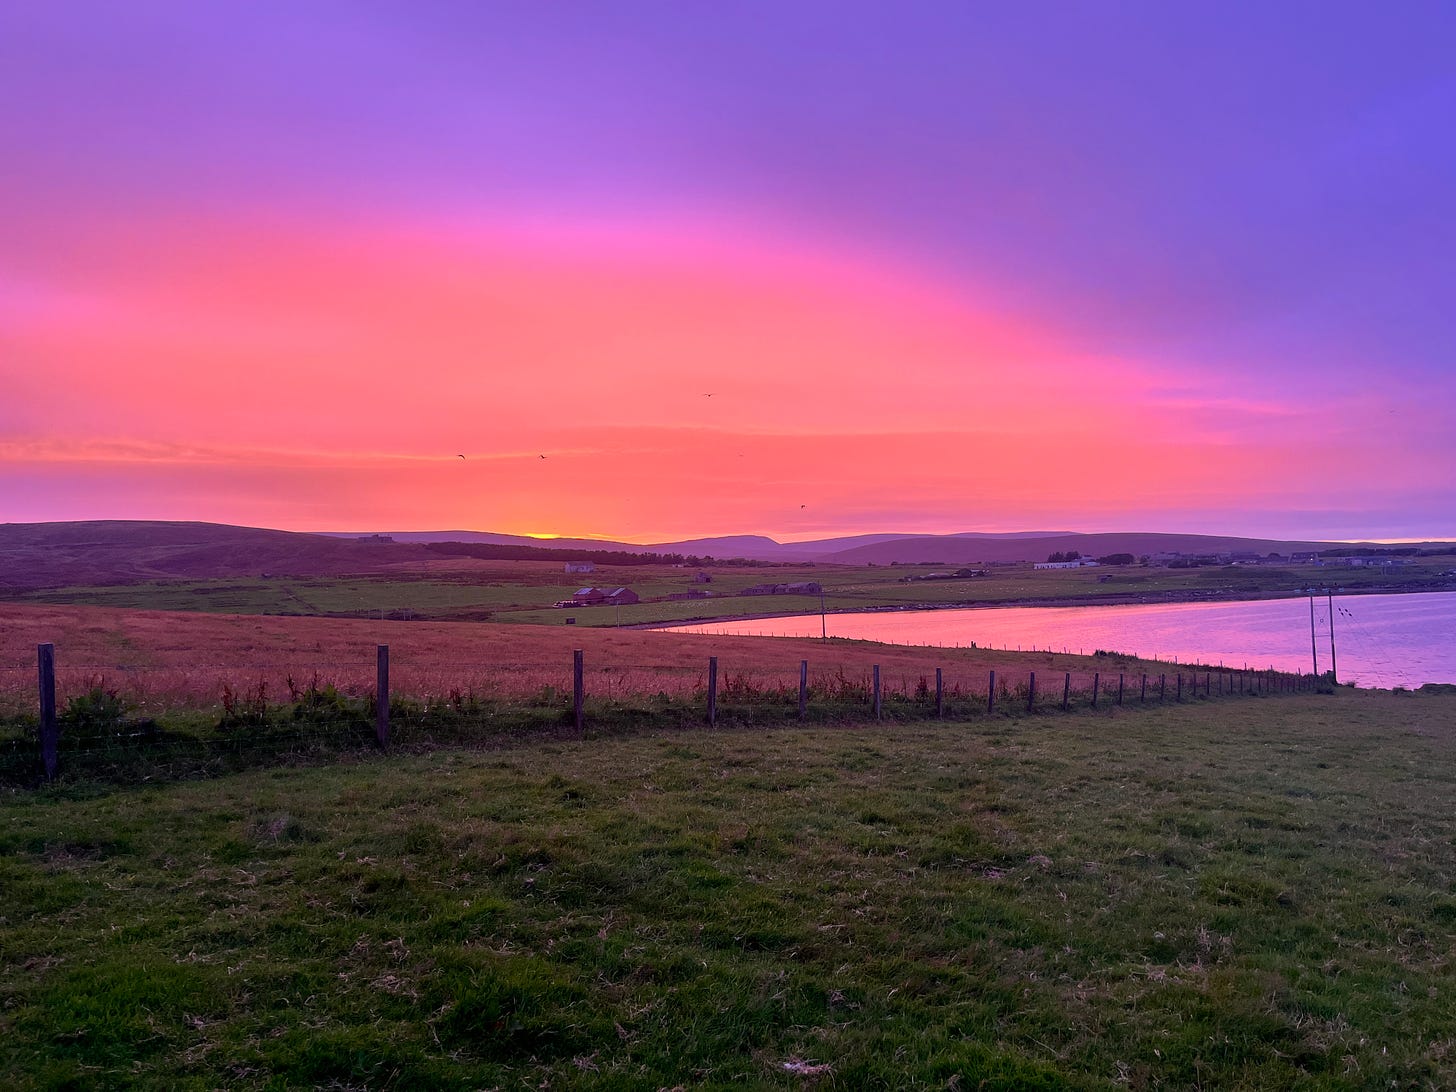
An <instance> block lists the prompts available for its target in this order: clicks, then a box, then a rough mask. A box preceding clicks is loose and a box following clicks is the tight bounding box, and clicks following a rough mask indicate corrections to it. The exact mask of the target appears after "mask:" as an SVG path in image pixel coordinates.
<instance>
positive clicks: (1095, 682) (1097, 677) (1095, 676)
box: [1092, 671, 1102, 709]
mask: <svg viewBox="0 0 1456 1092" xmlns="http://www.w3.org/2000/svg"><path fill="white" fill-rule="evenodd" d="M1101 686H1102V672H1100V671H1094V672H1092V708H1093V709H1096V708H1097V690H1098V688H1099V687H1101Z"/></svg>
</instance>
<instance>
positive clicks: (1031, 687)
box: [1026, 671, 1036, 713]
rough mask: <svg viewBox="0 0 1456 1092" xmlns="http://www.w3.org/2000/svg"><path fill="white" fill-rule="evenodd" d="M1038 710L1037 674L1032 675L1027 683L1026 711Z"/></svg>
mask: <svg viewBox="0 0 1456 1092" xmlns="http://www.w3.org/2000/svg"><path fill="white" fill-rule="evenodd" d="M1035 709H1036V672H1035V671H1033V672H1032V673H1031V678H1029V679H1028V680H1027V681H1026V711H1027V712H1028V713H1031V712H1034V711H1035Z"/></svg>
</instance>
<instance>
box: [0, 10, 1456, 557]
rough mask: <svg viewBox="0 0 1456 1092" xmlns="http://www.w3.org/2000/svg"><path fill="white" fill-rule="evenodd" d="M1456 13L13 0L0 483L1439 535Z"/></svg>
mask: <svg viewBox="0 0 1456 1092" xmlns="http://www.w3.org/2000/svg"><path fill="white" fill-rule="evenodd" d="M1453 47H1456V6H1452V5H1450V4H1444V3H1435V4H1422V3H1419V2H1414V0H1409V2H1402V3H1400V4H1394V5H1373V4H1369V3H1360V4H1345V3H1318V4H1316V3H1303V2H1294V0H1281V2H1280V3H1275V4H1228V3H1225V2H1220V3H1216V4H1215V3H1210V4H1201V3H1195V2H1183V3H1178V4H1166V3H1161V2H1157V3H1142V2H1131V3H1119V4H1116V5H1113V4H1106V3H1100V2H1097V3H1073V2H1045V0H1040V2H1038V0H1034V2H1031V3H1027V4H1014V5H1009V4H992V3H989V2H974V0H957V2H954V3H929V2H919V3H916V2H909V3H889V2H886V0H881V2H876V3H863V2H857V0H834V2H826V3H820V2H810V0H791V2H784V0H772V2H752V0H742V2H734V3H730V4H698V3H674V2H661V3H639V2H630V0H614V2H613V3H610V4H601V3H566V2H555V3H553V2H541V0H533V2H529V3H512V2H507V0H502V2H492V3H489V4H480V3H476V2H473V0H471V2H458V3H457V2H445V0H435V2H420V0H408V2H406V0H399V2H392V0H391V2H386V0H349V2H347V3H344V2H333V0H309V2H305V3H298V2H294V0H288V2H274V0H250V2H248V3H231V2H227V0H220V2H212V3H207V4H196V3H192V2H190V0H189V2H156V0H135V2H132V3H127V4H114V3H109V2H107V3H83V2H66V0H57V2H45V3H42V2H39V0H0V149H3V153H0V522H31V521H46V520H81V519H193V520H209V521H215V522H224V523H238V524H248V525H254V526H268V527H280V528H287V529H293V530H360V531H364V530H369V531H373V530H406V529H443V528H470V529H478V530H492V531H502V532H510V533H517V534H542V535H546V534H559V535H577V536H599V537H609V538H621V539H628V540H631V541H637V542H652V541H663V540H669V539H677V538H686V537H692V536H699V535H717V534H730V533H760V534H769V535H772V536H774V537H776V538H779V539H781V540H789V539H805V538H814V537H825V536H831V535H841V534H854V533H861V532H881V531H912V532H925V533H940V532H957V531H1014V530H1027V529H1045V530H1070V531H1110V530H1146V531H1181V532H1206V533H1214V534H1246V535H1254V536H1268V537H1287V538H1330V539H1367V538H1368V539H1389V540H1395V539H1423V538H1456V126H1453V125H1452V124H1451V119H1452V118H1453V117H1456V65H1453V64H1452V62H1451V57H1452V51H1453ZM462 456H463V457H462Z"/></svg>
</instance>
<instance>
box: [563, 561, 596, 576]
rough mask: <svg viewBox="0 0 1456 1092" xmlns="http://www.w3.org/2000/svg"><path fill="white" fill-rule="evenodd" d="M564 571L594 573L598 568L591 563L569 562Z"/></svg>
mask: <svg viewBox="0 0 1456 1092" xmlns="http://www.w3.org/2000/svg"><path fill="white" fill-rule="evenodd" d="M564 571H565V572H569V573H594V572H596V571H597V567H596V565H595V564H594V563H592V562H590V561H568V562H567V563H566V568H565V570H564Z"/></svg>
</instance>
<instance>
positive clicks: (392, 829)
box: [0, 690, 1456, 1089]
mask: <svg viewBox="0 0 1456 1092" xmlns="http://www.w3.org/2000/svg"><path fill="white" fill-rule="evenodd" d="M1453 726H1456V696H1453V695H1451V694H1446V693H1419V694H1406V693H1385V692H1381V693H1371V692H1358V691H1348V690H1341V691H1339V692H1338V693H1337V694H1335V695H1323V696H1308V697H1295V698H1290V699H1287V700H1280V701H1252V702H1245V703H1234V704H1221V705H1220V704H1213V705H1201V706H1197V707H1191V708H1182V709H1178V710H1171V709H1167V710H1157V711H1137V712H1131V711H1128V712H1124V713H1115V712H1112V711H1104V712H1103V713H1099V714H1096V715H1083V716H1078V717H1070V718H1068V717H1058V718H1043V717H1030V718H1022V719H1018V720H1009V721H1008V720H993V719H984V718H983V719H981V720H973V721H969V722H965V723H949V724H943V725H919V726H914V725H911V726H907V725H898V726H867V727H840V728H833V729H815V730H776V731H770V732H764V731H731V732H724V731H720V732H707V731H702V730H693V731H680V732H670V733H657V734H650V735H638V736H627V737H617V738H608V739H596V740H592V741H590V742H586V743H579V742H562V741H552V742H541V741H537V742H533V743H525V744H519V745H514V746H506V747H504V748H503V749H498V750H493V751H479V750H461V749H448V748H446V749H438V750H434V751H431V752H429V753H423V754H416V755H412V756H410V755H393V756H387V757H365V756H362V755H361V756H360V757H359V758H358V759H356V760H355V761H353V762H348V763H344V764H335V765H330V766H326V767H316V768H285V769H272V770H264V771H254V772H250V773H246V774H240V775H234V776H230V777H225V778H221V779H217V780H212V781H206V782H184V783H174V784H166V785H149V786H144V787H139V788H135V789H130V790H120V791H118V790H112V789H107V788H105V787H104V786H87V785H84V784H83V785H72V786H71V787H69V788H68V789H64V790H50V791H48V792H47V791H43V792H40V793H19V794H11V795H9V796H7V797H5V798H4V799H3V800H0V889H3V891H4V892H5V897H4V903H3V906H0V923H3V930H0V944H3V958H0V1085H3V1086H4V1087H7V1088H16V1089H30V1088H56V1087H118V1086H132V1087H154V1088H197V1089H204V1088H206V1089H210V1088H219V1087H228V1088H265V1087H310V1086H312V1087H332V1088H391V1089H396V1088H397V1089H406V1088H523V1087H531V1088H554V1089H568V1088H674V1087H682V1088H687V1087H704V1088H715V1087H716V1088H727V1087H730V1086H732V1087H764V1088H804V1087H811V1088H845V1089H860V1088H877V1087H878V1088H897V1089H898V1088H911V1089H913V1088H926V1089H930V1088H934V1089H971V1088H1022V1089H1025V1088H1048V1089H1050V1088H1063V1087H1072V1088H1115V1087H1122V1088H1199V1087H1201V1088H1220V1089H1267V1088H1304V1087H1310V1088H1316V1087H1317V1088H1376V1087H1380V1088H1388V1087H1397V1088H1430V1089H1438V1088H1449V1087H1452V1086H1456V1033H1453V1030H1452V1029H1453V1028H1456V970H1453V963H1452V959H1451V952H1452V941H1453V933H1456V866H1453V860H1456V855H1453V852H1452V850H1453V846H1456V818H1453V813H1452V810H1451V807H1450V802H1451V800H1452V799H1453V794H1456V739H1453Z"/></svg>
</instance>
